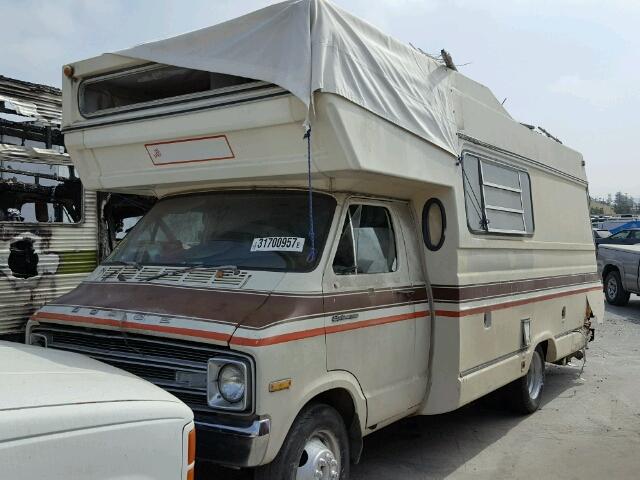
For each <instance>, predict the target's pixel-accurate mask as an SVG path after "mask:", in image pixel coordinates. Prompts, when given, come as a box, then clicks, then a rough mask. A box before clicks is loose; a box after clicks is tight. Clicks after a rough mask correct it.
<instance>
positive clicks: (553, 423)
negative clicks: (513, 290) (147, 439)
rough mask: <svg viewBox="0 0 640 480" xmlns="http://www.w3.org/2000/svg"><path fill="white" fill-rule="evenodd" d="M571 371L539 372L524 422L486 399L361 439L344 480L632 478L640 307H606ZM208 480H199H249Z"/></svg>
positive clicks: (219, 475)
mask: <svg viewBox="0 0 640 480" xmlns="http://www.w3.org/2000/svg"><path fill="white" fill-rule="evenodd" d="M574 362H575V363H576V364H575V366H574V365H572V366H566V367H560V366H555V365H548V366H547V381H546V385H545V391H544V400H543V406H542V408H541V409H540V410H539V411H538V412H536V413H535V414H533V415H531V416H528V417H519V416H514V415H513V414H512V413H509V412H508V411H506V410H505V409H504V408H503V405H502V403H501V401H500V399H499V398H490V399H485V400H480V401H477V402H474V403H473V404H471V405H468V406H466V407H464V408H462V409H460V410H458V411H456V412H452V413H449V414H445V415H438V416H432V417H415V418H410V419H406V420H404V421H401V422H399V423H397V424H395V425H392V426H390V427H387V428H386V429H383V430H381V431H379V432H376V433H374V434H372V435H370V436H368V437H366V438H365V441H364V453H363V456H362V460H361V462H360V464H359V465H354V466H353V467H352V479H353V480H365V479H367V480H398V479H407V480H423V479H439V478H447V479H470V478H473V479H484V478H486V479H492V480H497V479H532V478H538V479H556V478H557V479H576V480H578V479H579V480H585V479H596V478H597V479H602V478H606V479H607V480H614V479H615V480H617V479H637V478H640V298H639V297H636V296H632V299H631V302H630V303H629V305H628V306H626V307H610V306H607V315H606V321H605V324H604V325H601V326H599V329H598V331H597V332H596V339H595V341H594V342H592V343H591V344H590V348H589V350H587V363H586V366H585V369H584V372H583V374H582V376H580V367H581V365H582V362H577V361H576V360H574ZM200 473H201V474H204V473H205V472H203V471H201V472H200ZM207 473H209V474H208V475H198V478H199V479H200V480H213V479H228V480H231V479H248V478H250V476H249V475H248V474H245V473H238V472H232V471H216V472H213V471H212V472H207Z"/></svg>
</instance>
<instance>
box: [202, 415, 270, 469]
mask: <svg viewBox="0 0 640 480" xmlns="http://www.w3.org/2000/svg"><path fill="white" fill-rule="evenodd" d="M195 425H196V458H197V459H198V460H200V461H205V462H213V463H218V464H221V465H228V466H233V467H255V466H258V465H260V464H261V463H262V460H263V459H264V456H265V454H266V452H267V445H268V444H269V434H270V432H271V420H270V419H269V418H260V419H256V420H254V421H253V423H251V424H250V425H248V426H242V427H236V426H231V425H225V424H220V423H210V422H206V421H198V420H196V422H195Z"/></svg>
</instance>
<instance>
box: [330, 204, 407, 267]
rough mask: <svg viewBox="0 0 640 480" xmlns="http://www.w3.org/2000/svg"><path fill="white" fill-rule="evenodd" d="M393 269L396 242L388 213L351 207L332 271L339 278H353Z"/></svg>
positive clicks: (384, 209)
mask: <svg viewBox="0 0 640 480" xmlns="http://www.w3.org/2000/svg"><path fill="white" fill-rule="evenodd" d="M396 269H397V261H396V242H395V235H394V233H393V226H392V224H391V216H390V214H389V210H387V209H386V208H384V207H376V206H372V205H351V206H350V207H349V210H348V212H347V217H346V218H345V222H344V226H343V227H342V233H341V235H340V242H339V243H338V249H337V250H336V256H335V258H334V260H333V271H334V272H335V273H336V274H338V275H353V274H368V273H386V272H393V271H395V270H396Z"/></svg>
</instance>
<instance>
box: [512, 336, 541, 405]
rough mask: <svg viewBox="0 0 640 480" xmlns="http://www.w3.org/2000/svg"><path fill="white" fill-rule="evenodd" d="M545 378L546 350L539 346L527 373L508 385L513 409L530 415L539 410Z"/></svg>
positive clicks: (532, 356)
mask: <svg viewBox="0 0 640 480" xmlns="http://www.w3.org/2000/svg"><path fill="white" fill-rule="evenodd" d="M544 379H545V372H544V352H543V351H542V348H541V347H539V346H538V347H536V349H535V350H534V351H533V354H532V355H531V362H530V363H529V370H528V371H527V374H526V375H525V376H524V377H521V378H519V379H517V380H515V381H513V382H511V383H510V384H509V385H508V388H507V394H508V400H509V403H510V404H511V408H512V410H513V411H515V412H516V413H519V414H522V415H529V414H531V413H533V412H535V411H536V410H538V408H540V402H541V399H542V392H543V390H544Z"/></svg>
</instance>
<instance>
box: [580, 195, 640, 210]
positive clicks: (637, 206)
mask: <svg viewBox="0 0 640 480" xmlns="http://www.w3.org/2000/svg"><path fill="white" fill-rule="evenodd" d="M590 200H591V202H590V203H591V205H590V210H591V215H605V214H607V211H609V208H607V207H610V208H611V209H613V212H614V213H616V214H618V215H625V214H632V215H634V214H635V215H637V214H640V202H636V201H635V199H634V198H633V197H632V196H631V195H629V194H627V193H622V192H616V194H615V195H612V194H608V195H607V196H606V197H599V198H594V197H591V198H590Z"/></svg>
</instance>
